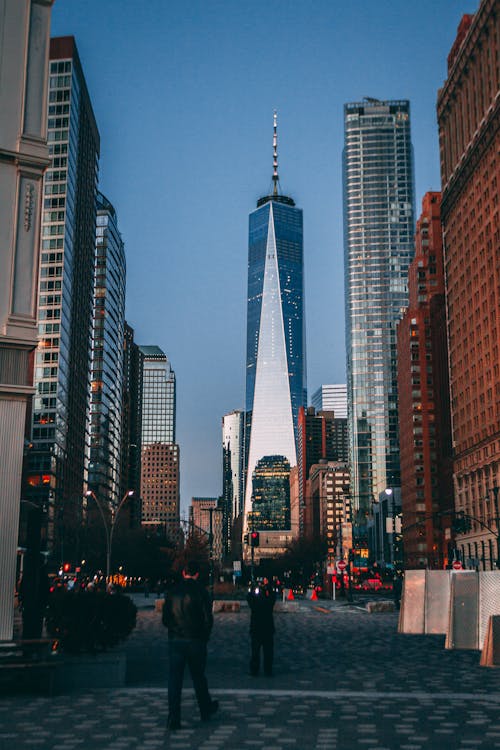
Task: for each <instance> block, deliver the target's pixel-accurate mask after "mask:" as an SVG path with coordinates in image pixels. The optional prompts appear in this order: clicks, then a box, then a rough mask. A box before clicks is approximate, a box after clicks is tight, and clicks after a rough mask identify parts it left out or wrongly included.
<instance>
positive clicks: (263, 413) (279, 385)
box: [244, 118, 306, 527]
mask: <svg viewBox="0 0 500 750" xmlns="http://www.w3.org/2000/svg"><path fill="white" fill-rule="evenodd" d="M276 143H277V141H276V118H275V128H274V174H273V183H274V187H273V194H272V195H266V196H264V197H263V198H260V199H259V201H258V202H257V208H256V210H255V211H253V212H252V213H251V214H250V223H249V245H248V298H247V299H248V303H247V357H246V414H247V428H246V436H247V441H248V448H247V456H248V459H247V465H246V468H247V474H246V490H245V523H244V525H245V527H247V525H248V513H250V512H251V510H252V476H253V472H254V469H255V467H256V466H257V463H258V462H259V461H260V460H261V459H263V458H264V457H266V456H276V455H279V456H283V457H284V458H286V459H287V460H288V461H289V463H290V466H296V464H297V448H296V446H297V419H298V411H299V407H300V406H305V404H306V370H305V364H306V363H305V335H304V258H303V227H302V210H301V209H300V208H297V207H296V206H295V203H294V201H293V200H292V198H289V197H287V196H285V195H281V194H280V193H279V189H278V187H279V179H278V172H277V168H278V165H277V151H276Z"/></svg>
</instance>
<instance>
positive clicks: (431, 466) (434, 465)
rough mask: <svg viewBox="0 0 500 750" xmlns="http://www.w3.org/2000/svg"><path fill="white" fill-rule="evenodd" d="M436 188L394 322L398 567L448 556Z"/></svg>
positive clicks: (449, 491)
mask: <svg viewBox="0 0 500 750" xmlns="http://www.w3.org/2000/svg"><path fill="white" fill-rule="evenodd" d="M440 206H441V194H440V193H433V192H429V193H426V195H425V196H424V198H423V201H422V214H421V216H420V218H419V220H418V222H417V228H416V234H415V257H414V259H413V261H412V263H411V265H410V268H409V271H408V291H409V305H408V308H407V309H406V312H405V314H404V315H403V318H402V320H401V322H400V323H399V325H398V394H399V431H400V440H401V448H400V457H401V500H402V511H403V542H404V545H403V546H404V553H405V567H406V568H421V567H423V568H441V567H443V565H445V564H446V562H447V560H448V542H449V540H450V539H451V516H450V515H449V514H445V511H447V510H449V509H450V508H453V483H452V472H451V434H450V416H449V384H448V360H447V344H446V316H445V298H444V266H443V241H442V230H441V216H440Z"/></svg>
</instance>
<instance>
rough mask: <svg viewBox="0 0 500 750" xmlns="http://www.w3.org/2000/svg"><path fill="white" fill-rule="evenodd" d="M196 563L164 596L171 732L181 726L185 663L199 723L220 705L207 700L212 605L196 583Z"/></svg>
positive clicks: (190, 564)
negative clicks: (193, 692)
mask: <svg viewBox="0 0 500 750" xmlns="http://www.w3.org/2000/svg"><path fill="white" fill-rule="evenodd" d="M199 574H200V568H199V565H198V563H196V562H190V563H188V564H187V565H186V566H185V568H184V570H183V571H182V580H181V581H180V583H178V584H176V585H175V586H173V588H171V589H170V590H169V591H168V592H167V593H166V595H165V604H164V605H163V617H162V619H163V624H164V625H165V626H166V627H167V628H168V654H169V672H168V712H169V713H168V721H167V727H168V728H169V729H171V730H175V729H180V726H181V693H182V683H183V679H184V668H185V666H186V663H187V665H188V667H189V671H190V673H191V678H192V680H193V687H194V690H195V693H196V699H197V701H198V707H199V709H200V716H201V719H202V721H208V720H209V719H210V717H211V716H212V714H214V713H215V712H216V711H217V709H218V707H219V702H218V701H215V700H212V699H211V698H210V693H209V692H208V685H207V679H206V677H205V666H206V661H207V642H208V639H209V638H210V633H211V631H212V625H213V615H212V603H211V601H210V597H209V595H208V593H207V591H206V589H205V588H203V586H202V585H201V584H200V583H199V581H198V578H199Z"/></svg>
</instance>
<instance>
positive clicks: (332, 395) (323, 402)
mask: <svg viewBox="0 0 500 750" xmlns="http://www.w3.org/2000/svg"><path fill="white" fill-rule="evenodd" d="M311 405H312V406H314V408H315V409H316V411H333V412H335V416H336V417H337V419H347V386H346V384H345V383H341V384H334V385H322V386H320V387H319V388H318V389H317V390H316V391H314V393H313V395H312V398H311Z"/></svg>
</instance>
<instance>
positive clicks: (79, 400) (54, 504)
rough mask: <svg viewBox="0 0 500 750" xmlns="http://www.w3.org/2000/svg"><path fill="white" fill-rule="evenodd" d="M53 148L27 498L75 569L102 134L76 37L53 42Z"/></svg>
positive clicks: (55, 550) (50, 540) (55, 551)
mask: <svg viewBox="0 0 500 750" xmlns="http://www.w3.org/2000/svg"><path fill="white" fill-rule="evenodd" d="M48 142H49V153H50V157H51V164H50V168H49V169H48V170H47V173H46V175H45V178H44V197H43V213H42V239H41V255H40V267H39V282H38V347H37V350H36V355H35V356H36V359H35V376H34V384H35V388H36V393H35V397H34V401H33V413H32V432H31V443H32V448H31V450H30V451H29V454H28V459H27V465H28V468H27V491H26V492H27V495H28V498H29V499H30V500H31V501H32V502H35V503H38V502H41V503H42V504H43V505H44V507H45V508H46V509H47V510H46V519H47V520H46V544H47V549H48V551H49V552H50V553H51V559H52V560H53V561H54V562H59V563H60V562H63V561H65V559H66V557H68V558H70V561H71V562H72V563H74V562H75V561H76V560H78V559H79V557H80V554H81V551H82V550H81V548H80V541H81V540H80V528H81V521H82V507H83V493H84V489H85V484H86V479H87V476H86V470H87V465H86V463H87V460H88V450H89V432H88V405H89V393H90V369H91V367H90V363H91V352H92V317H93V301H94V270H95V269H94V266H95V232H96V193H97V172H98V159H99V133H98V131H97V126H96V122H95V118H94V113H93V110H92V104H91V101H90V97H89V94H88V90H87V86H86V83H85V77H84V74H83V70H82V66H81V63H80V58H79V55H78V51H77V48H76V44H75V40H74V38H73V37H58V38H55V39H51V41H50V67H49V94H48Z"/></svg>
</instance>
